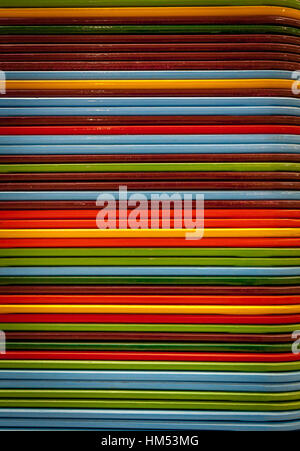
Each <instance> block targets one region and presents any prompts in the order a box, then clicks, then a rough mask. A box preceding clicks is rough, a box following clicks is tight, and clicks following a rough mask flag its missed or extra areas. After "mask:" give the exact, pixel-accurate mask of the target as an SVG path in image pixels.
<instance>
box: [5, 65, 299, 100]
mask: <svg viewBox="0 0 300 451" xmlns="http://www.w3.org/2000/svg"><path fill="white" fill-rule="evenodd" d="M1 68H3V65H2V63H1ZM17 70H21V69H20V66H19V69H17ZM55 70H58V69H55ZM1 95H2V96H3V97H98V96H101V97H141V96H143V97H156V96H157V97H160V96H161V97H173V96H177V97H187V96H191V97H195V96H196V97H211V96H213V97H248V96H251V97H300V94H293V92H292V90H291V89H282V88H278V89H277V88H276V89H273V88H272V89H257V88H245V89H239V88H237V89H223V88H222V89H213V90H212V89H185V90H184V91H183V90H180V89H151V90H147V89H146V90H142V89H106V90H104V89H40V90H39V89H23V90H22V89H18V90H13V89H8V90H7V91H6V94H1Z"/></svg>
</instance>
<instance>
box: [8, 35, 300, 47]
mask: <svg viewBox="0 0 300 451" xmlns="http://www.w3.org/2000/svg"><path fill="white" fill-rule="evenodd" d="M38 41H39V43H51V42H52V43H63V42H64V43H68V42H69V43H74V42H75V43H128V44H129V43H142V42H144V43H174V42H179V43H181V42H202V43H203V42H204V43H207V42H217V43H219V42H221V43H226V42H237V43H241V42H247V43H248V42H249V34H168V35H164V34H150V35H149V34H138V35H132V34H122V35H119V34H115V35H113V34H111V35H109V34H108V35H105V34H103V35H101V34H91V35H85V34H75V35H72V34H62V35H52V34H50V35H39V38H38ZM8 42H9V43H11V44H12V43H22V44H25V43H34V44H36V42H37V35H36V34H32V35H30V34H26V35H15V34H10V35H0V43H2V44H7V43H8ZM251 42H258V43H261V42H263V43H265V42H279V43H286V44H294V45H299V44H300V38H299V37H297V36H288V35H280V34H251Z"/></svg>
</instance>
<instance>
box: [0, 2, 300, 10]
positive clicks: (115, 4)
mask: <svg viewBox="0 0 300 451" xmlns="http://www.w3.org/2000/svg"><path fill="white" fill-rule="evenodd" d="M261 5H262V6H284V7H286V8H296V9H299V8H300V5H299V1H298V0H11V1H10V0H2V1H1V8H59V7H61V8H67V7H71V8H74V7H77V8H81V7H82V8H89V7H100V8H101V7H107V6H108V7H110V8H115V7H126V6H136V7H140V6H261Z"/></svg>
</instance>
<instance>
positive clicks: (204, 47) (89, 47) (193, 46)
mask: <svg viewBox="0 0 300 451" xmlns="http://www.w3.org/2000/svg"><path fill="white" fill-rule="evenodd" d="M0 52H2V53H5V54H10V53H47V52H50V53H52V52H56V53H57V54H58V53H61V52H67V53H68V52H74V53H77V54H78V53H79V52H84V53H91V52H96V53H102V52H105V53H106V52H107V53H110V52H114V53H115V52H121V53H123V52H126V53H127V52H128V53H130V52H133V53H135V54H136V53H139V52H168V53H170V52H185V53H186V52H281V53H300V47H299V45H293V44H287V43H285V44H280V43H268V42H266V43H264V42H237V43H233V42H231V43H223V42H222V43H194V42H193V43H174V44H172V43H162V44H161V43H160V44H155V43H153V44H152V43H134V44H126V43H117V44H115V43H113V44H102V43H101V44H96V43H94V44H91V43H89V44H82V43H76V44H61V43H56V45H55V46H53V44H41V43H34V44H23V43H22V44H11V43H6V44H0Z"/></svg>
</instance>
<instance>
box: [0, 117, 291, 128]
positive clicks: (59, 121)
mask: <svg viewBox="0 0 300 451" xmlns="http://www.w3.org/2000/svg"><path fill="white" fill-rule="evenodd" d="M140 124H141V125H149V124H152V125H155V124H157V125H159V124H161V125H162V124H166V125H193V124H199V125H218V124H226V125H246V124H270V125H271V124H281V125H300V117H294V116H175V115H174V116H173V115H172V116H30V117H28V116H16V117H11V116H10V117H8V116H1V117H0V126H1V125H8V126H10V125H140Z"/></svg>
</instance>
